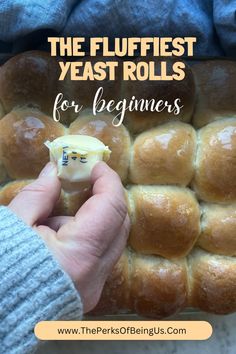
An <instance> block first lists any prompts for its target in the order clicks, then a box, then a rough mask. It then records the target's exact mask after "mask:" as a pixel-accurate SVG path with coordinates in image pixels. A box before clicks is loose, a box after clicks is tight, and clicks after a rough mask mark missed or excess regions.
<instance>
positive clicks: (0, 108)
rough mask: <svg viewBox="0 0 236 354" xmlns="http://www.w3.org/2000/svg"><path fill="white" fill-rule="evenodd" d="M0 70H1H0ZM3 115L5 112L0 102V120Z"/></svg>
mask: <svg viewBox="0 0 236 354" xmlns="http://www.w3.org/2000/svg"><path fill="white" fill-rule="evenodd" d="M0 70H1V68H0ZM4 115H5V112H4V109H3V105H2V103H1V100H0V119H1V118H2V117H4Z"/></svg>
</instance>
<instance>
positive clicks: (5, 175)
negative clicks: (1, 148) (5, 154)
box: [0, 161, 8, 183]
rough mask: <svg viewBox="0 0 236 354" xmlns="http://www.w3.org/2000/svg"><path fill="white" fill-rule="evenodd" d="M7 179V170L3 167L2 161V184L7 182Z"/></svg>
mask: <svg viewBox="0 0 236 354" xmlns="http://www.w3.org/2000/svg"><path fill="white" fill-rule="evenodd" d="M7 179H8V176H7V171H6V168H5V166H4V165H3V162H2V161H0V183H3V182H6V181H7Z"/></svg>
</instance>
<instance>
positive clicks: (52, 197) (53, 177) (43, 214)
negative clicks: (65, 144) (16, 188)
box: [8, 162, 61, 226]
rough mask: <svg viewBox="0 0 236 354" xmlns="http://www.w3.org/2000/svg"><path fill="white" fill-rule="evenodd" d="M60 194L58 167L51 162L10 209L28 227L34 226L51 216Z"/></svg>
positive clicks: (15, 200)
mask: <svg viewBox="0 0 236 354" xmlns="http://www.w3.org/2000/svg"><path fill="white" fill-rule="evenodd" d="M60 192H61V183H60V181H59V179H58V177H57V169H56V166H55V165H54V164H53V163H51V162H49V163H48V164H47V165H46V166H45V167H44V169H43V170H42V171H41V173H40V175H39V177H38V178H37V179H36V180H35V181H34V182H33V183H30V184H28V185H27V186H26V187H24V188H23V189H22V190H21V191H20V192H19V194H17V196H16V197H15V198H14V199H13V200H12V201H11V203H10V204H9V205H8V207H9V208H10V209H11V210H12V211H13V212H14V213H15V214H17V215H18V216H19V217H20V218H21V219H23V220H24V221H25V222H26V223H27V224H28V225H30V226H33V225H34V224H35V223H37V222H38V221H42V220H44V219H46V218H47V217H48V216H49V215H50V214H51V212H52V210H53V208H54V206H55V204H56V202H57V200H58V199H59V197H60Z"/></svg>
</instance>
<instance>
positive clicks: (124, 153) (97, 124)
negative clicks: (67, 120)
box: [69, 110, 130, 181]
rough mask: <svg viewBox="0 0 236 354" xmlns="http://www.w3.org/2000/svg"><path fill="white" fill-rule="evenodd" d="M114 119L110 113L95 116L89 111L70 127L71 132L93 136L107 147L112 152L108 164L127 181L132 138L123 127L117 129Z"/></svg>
mask: <svg viewBox="0 0 236 354" xmlns="http://www.w3.org/2000/svg"><path fill="white" fill-rule="evenodd" d="M113 119H114V116H113V115H111V114H109V113H99V114H97V115H96V116H94V115H93V114H92V112H91V111H90V110H87V111H84V112H83V113H82V114H81V115H80V116H79V117H78V118H77V119H76V120H75V121H74V122H73V123H72V124H71V125H70V129H69V132H70V134H82V135H90V136H93V137H95V138H98V139H99V140H101V141H102V142H103V143H104V144H105V145H107V146H108V147H109V149H110V150H111V155H110V158H109V160H108V162H107V164H108V165H109V166H110V167H111V168H112V169H114V170H115V171H116V172H117V173H118V174H119V176H120V177H121V179H122V180H123V181H125V180H126V178H127V173H128V166H129V154H130V136H129V133H128V131H127V129H126V128H125V127H124V126H123V125H121V126H119V127H115V126H114V125H113V124H112V123H113Z"/></svg>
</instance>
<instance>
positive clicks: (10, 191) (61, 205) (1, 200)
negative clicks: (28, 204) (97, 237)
mask: <svg viewBox="0 0 236 354" xmlns="http://www.w3.org/2000/svg"><path fill="white" fill-rule="evenodd" d="M31 182H33V180H30V179H25V180H16V181H13V182H9V183H7V184H5V186H4V187H2V188H1V189H0V205H8V204H9V203H10V202H11V201H12V199H14V198H15V197H16V196H17V194H18V193H20V192H21V190H22V189H23V188H24V187H25V186H27V185H28V184H30V183H31ZM65 211H66V208H65V196H64V191H63V190H62V191H61V195H60V198H59V200H58V201H57V203H56V205H55V208H54V210H53V212H52V216H57V215H66V214H65Z"/></svg>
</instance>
